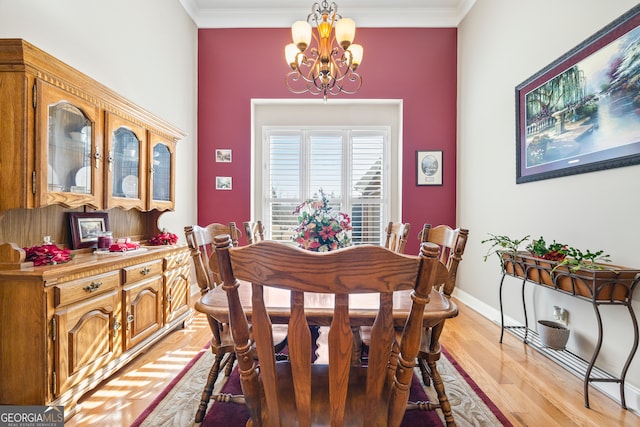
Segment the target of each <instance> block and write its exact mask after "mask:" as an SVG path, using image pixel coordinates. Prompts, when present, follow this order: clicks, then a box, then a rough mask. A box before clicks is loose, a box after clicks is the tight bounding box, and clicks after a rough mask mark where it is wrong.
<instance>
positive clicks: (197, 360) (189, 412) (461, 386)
mask: <svg viewBox="0 0 640 427" xmlns="http://www.w3.org/2000/svg"><path fill="white" fill-rule="evenodd" d="M212 362H213V355H212V354H211V352H210V351H209V348H208V346H206V347H205V348H203V349H202V350H201V351H200V352H199V353H198V354H197V355H196V356H195V357H194V358H193V359H192V360H191V361H190V362H189V363H188V364H187V365H186V366H185V368H184V369H183V370H182V372H180V374H178V375H177V376H176V378H175V379H174V380H173V381H171V383H170V384H169V385H168V386H167V387H166V388H165V389H164V390H163V391H162V392H161V393H160V394H159V395H158V396H157V397H156V398H155V399H154V400H153V402H152V403H151V404H150V405H149V407H148V408H146V409H145V410H144V411H143V412H142V413H141V414H140V416H139V417H138V418H137V419H136V420H135V421H134V423H133V424H132V426H133V427H150V426H153V427H157V426H170V427H192V426H193V425H194V424H193V417H194V416H195V412H196V409H197V406H198V403H199V401H200V395H201V393H202V388H203V387H204V380H205V379H206V375H207V374H208V372H209V369H210V367H211V363H212ZM438 370H439V371H440V373H441V375H442V378H443V380H444V382H445V388H446V390H447V395H448V396H449V400H450V402H451V403H452V410H453V414H454V418H455V419H456V421H457V423H458V425H464V426H470V425H490V426H492V427H494V426H500V425H502V426H507V427H512V424H511V423H510V422H509V421H508V420H507V418H506V417H505V416H504V414H502V412H500V410H499V409H498V408H497V407H496V405H495V404H494V403H493V402H492V401H491V400H490V399H489V398H488V397H487V395H486V394H485V393H484V392H483V391H482V390H481V389H480V387H479V386H478V385H477V384H476V383H475V381H473V379H471V377H470V376H469V375H468V374H467V373H466V372H465V371H464V369H462V368H461V367H460V365H459V364H458V363H457V362H456V361H455V360H454V359H453V358H452V357H451V355H450V354H449V353H448V352H447V351H446V350H444V349H443V351H442V358H441V360H440V362H439V363H438ZM218 380H219V381H223V380H224V376H223V374H221V375H220V377H219V379H218ZM220 392H222V393H229V394H242V390H241V387H240V378H239V374H238V370H237V368H235V369H234V370H233V372H232V374H231V376H230V377H229V379H228V380H227V381H226V383H224V385H223V386H222V388H221V390H220ZM427 393H428V395H429V396H431V398H432V399H437V398H436V397H435V392H434V391H433V388H432V387H427V388H426V393H425V388H424V387H423V385H422V381H421V380H420V379H419V378H418V376H417V375H414V376H413V382H412V384H411V391H410V398H409V400H411V401H414V402H415V401H428V400H430V399H429V396H428V395H427ZM439 414H440V411H439V410H438V411H425V412H423V411H409V412H407V413H406V414H405V417H404V420H403V423H402V426H404V427H421V426H443V423H442V421H441V420H440V416H439ZM248 419H249V414H248V411H247V410H246V408H245V406H244V405H239V404H233V403H213V404H212V405H211V406H210V409H209V411H208V413H207V415H206V416H205V420H204V422H203V423H202V424H201V426H202V427H218V426H225V427H236V426H237V427H244V426H245V424H246V421H247V420H248Z"/></svg>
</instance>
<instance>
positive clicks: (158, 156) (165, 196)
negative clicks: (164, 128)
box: [147, 134, 175, 210]
mask: <svg viewBox="0 0 640 427" xmlns="http://www.w3.org/2000/svg"><path fill="white" fill-rule="evenodd" d="M149 138H150V140H151V152H150V154H151V158H150V159H149V160H150V161H149V166H150V169H149V172H150V173H149V194H151V197H150V198H149V204H148V205H147V208H148V209H149V210H151V209H158V210H173V208H174V203H173V202H174V186H173V184H174V182H173V173H172V172H173V170H174V167H175V163H174V161H175V154H174V151H175V144H174V143H172V142H168V141H165V140H164V139H162V138H161V137H159V136H157V135H154V134H151V135H150V137H149Z"/></svg>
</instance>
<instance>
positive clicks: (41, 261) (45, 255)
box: [24, 244, 73, 266]
mask: <svg viewBox="0 0 640 427" xmlns="http://www.w3.org/2000/svg"><path fill="white" fill-rule="evenodd" d="M24 250H25V252H26V254H27V257H26V260H27V261H33V265H34V266H39V265H48V264H62V263H65V262H69V261H71V259H72V258H73V256H72V255H71V250H70V249H60V248H59V247H58V246H56V245H54V244H48V245H42V246H32V247H30V248H24Z"/></svg>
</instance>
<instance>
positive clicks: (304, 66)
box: [285, 0, 363, 101]
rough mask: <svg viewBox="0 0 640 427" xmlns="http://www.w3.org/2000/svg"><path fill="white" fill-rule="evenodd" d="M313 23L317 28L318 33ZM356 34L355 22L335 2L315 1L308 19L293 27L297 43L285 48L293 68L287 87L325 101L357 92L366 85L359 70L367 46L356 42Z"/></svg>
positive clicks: (288, 76) (288, 61) (293, 34)
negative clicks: (335, 96)
mask: <svg viewBox="0 0 640 427" xmlns="http://www.w3.org/2000/svg"><path fill="white" fill-rule="evenodd" d="M312 26H315V27H316V31H315V32H314V31H313V30H312ZM355 33H356V24H355V22H353V20H352V19H349V18H343V17H342V16H340V15H338V5H336V4H335V2H332V3H331V4H330V5H329V4H328V2H327V1H326V0H323V1H322V3H318V2H316V3H314V4H313V6H311V13H310V14H309V16H307V20H306V21H296V22H295V23H294V24H293V25H292V26H291V34H292V36H293V43H289V44H288V45H287V46H286V47H285V57H286V59H287V64H289V67H291V71H290V72H289V73H288V74H287V75H286V77H285V82H286V84H287V88H289V90H290V91H291V92H293V93H297V94H300V93H305V92H309V93H311V94H312V95H322V96H323V97H324V100H325V101H326V100H327V95H337V94H339V93H340V92H344V93H347V94H350V95H351V94H354V93H356V92H357V91H358V90H359V89H360V86H362V77H360V75H359V74H358V73H356V69H357V68H358V66H359V65H360V63H361V62H362V54H363V48H362V46H361V45H359V44H354V43H353V38H354V36H355ZM312 36H313V39H314V41H315V45H314V46H311V37H312ZM336 41H337V44H334V43H335V42H336Z"/></svg>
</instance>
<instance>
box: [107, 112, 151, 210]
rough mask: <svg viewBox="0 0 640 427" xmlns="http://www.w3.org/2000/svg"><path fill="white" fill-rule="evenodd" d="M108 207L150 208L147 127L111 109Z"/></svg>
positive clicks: (108, 118) (108, 140)
mask: <svg viewBox="0 0 640 427" xmlns="http://www.w3.org/2000/svg"><path fill="white" fill-rule="evenodd" d="M105 138H106V140H107V147H108V149H107V178H106V204H107V208H115V207H121V208H124V209H131V208H136V209H139V210H144V209H145V208H146V197H147V173H148V166H147V161H146V159H147V131H146V130H145V129H144V128H143V127H142V126H140V125H138V124H135V123H133V122H131V121H129V120H127V119H124V118H122V117H118V116H116V115H114V114H110V113H107V114H106V116H105Z"/></svg>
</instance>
